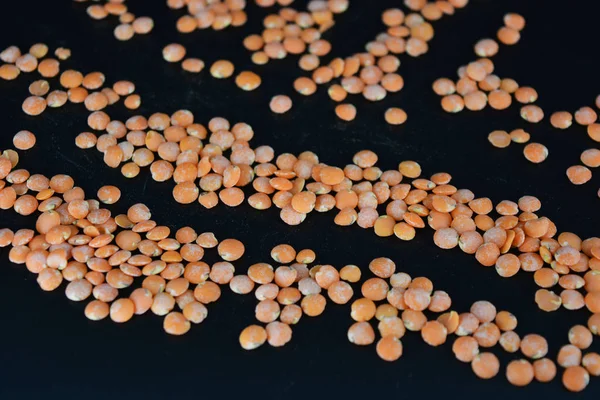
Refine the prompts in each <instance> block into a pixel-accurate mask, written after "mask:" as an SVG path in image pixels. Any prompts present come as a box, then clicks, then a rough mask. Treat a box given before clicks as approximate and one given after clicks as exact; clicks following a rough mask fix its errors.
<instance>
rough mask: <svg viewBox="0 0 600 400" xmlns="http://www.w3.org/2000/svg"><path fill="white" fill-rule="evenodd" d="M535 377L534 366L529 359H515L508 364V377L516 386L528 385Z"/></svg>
mask: <svg viewBox="0 0 600 400" xmlns="http://www.w3.org/2000/svg"><path fill="white" fill-rule="evenodd" d="M533 377H534V369H533V366H532V365H531V363H530V362H529V361H527V360H523V359H521V360H513V361H511V362H510V363H508V365H507V366H506V379H507V380H508V381H509V382H510V383H511V384H513V385H515V386H527V385H529V384H530V383H531V381H532V380H533Z"/></svg>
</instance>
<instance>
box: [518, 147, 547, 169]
mask: <svg viewBox="0 0 600 400" xmlns="http://www.w3.org/2000/svg"><path fill="white" fill-rule="evenodd" d="M523 154H524V155H525V158H526V159H527V160H528V161H531V162H532V163H534V164H539V163H541V162H543V161H545V160H546V158H548V149H547V148H546V146H544V145H543V144H540V143H529V144H528V145H527V146H525V148H524V149H523Z"/></svg>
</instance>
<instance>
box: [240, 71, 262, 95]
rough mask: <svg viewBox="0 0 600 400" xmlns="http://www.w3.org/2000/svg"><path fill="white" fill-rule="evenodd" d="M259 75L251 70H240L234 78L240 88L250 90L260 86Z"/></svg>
mask: <svg viewBox="0 0 600 400" xmlns="http://www.w3.org/2000/svg"><path fill="white" fill-rule="evenodd" d="M260 83H261V79H260V76H258V75H257V74H255V73H254V72H251V71H242V72H240V73H239V75H238V76H236V78H235V84H236V85H237V86H238V87H239V88H240V89H242V90H246V91H252V90H254V89H256V88H257V87H259V86H260Z"/></svg>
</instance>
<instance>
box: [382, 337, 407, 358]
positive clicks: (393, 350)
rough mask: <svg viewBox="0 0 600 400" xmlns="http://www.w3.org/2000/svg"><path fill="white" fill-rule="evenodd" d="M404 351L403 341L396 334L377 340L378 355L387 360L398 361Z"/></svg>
mask: <svg viewBox="0 0 600 400" xmlns="http://www.w3.org/2000/svg"><path fill="white" fill-rule="evenodd" d="M402 351H403V350H402V342H401V341H400V339H399V338H397V337H395V336H392V335H388V336H383V337H382V338H381V339H379V341H378V342H377V346H376V352H377V355H378V356H379V357H380V358H381V359H383V360H385V361H396V360H397V359H399V358H400V357H401V356H402Z"/></svg>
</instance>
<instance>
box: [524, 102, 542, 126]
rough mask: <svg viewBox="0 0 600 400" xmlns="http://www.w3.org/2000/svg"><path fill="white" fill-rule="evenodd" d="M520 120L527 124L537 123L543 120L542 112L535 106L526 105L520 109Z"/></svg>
mask: <svg viewBox="0 0 600 400" xmlns="http://www.w3.org/2000/svg"><path fill="white" fill-rule="evenodd" d="M520 114H521V118H523V119H524V120H525V121H527V122H532V123H538V122H540V121H541V120H542V119H543V118H544V112H543V111H542V109H541V108H540V107H538V106H536V105H532V104H530V105H526V106H523V107H521V111H520Z"/></svg>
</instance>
